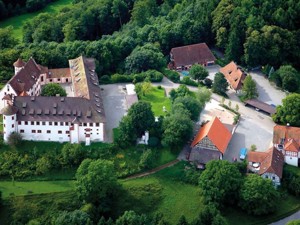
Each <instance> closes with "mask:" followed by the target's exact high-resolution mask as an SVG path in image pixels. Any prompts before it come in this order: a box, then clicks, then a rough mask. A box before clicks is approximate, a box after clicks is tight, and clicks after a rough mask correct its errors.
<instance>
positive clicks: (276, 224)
mask: <svg viewBox="0 0 300 225" xmlns="http://www.w3.org/2000/svg"><path fill="white" fill-rule="evenodd" d="M299 219H300V211H298V212H296V213H294V214H293V215H290V216H288V217H286V218H284V219H282V220H279V221H277V222H274V223H271V224H270V225H285V224H286V223H287V222H289V221H291V220H299Z"/></svg>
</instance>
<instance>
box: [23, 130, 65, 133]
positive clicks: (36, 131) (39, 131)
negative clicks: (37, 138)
mask: <svg viewBox="0 0 300 225" xmlns="http://www.w3.org/2000/svg"><path fill="white" fill-rule="evenodd" d="M24 132H25V131H24V130H23V129H21V130H20V133H24ZM31 133H33V134H36V133H38V134H41V133H42V130H31ZM46 133H47V134H51V130H47V131H46ZM57 133H58V134H62V131H61V130H59V131H57ZM69 133H70V131H68V130H66V134H69Z"/></svg>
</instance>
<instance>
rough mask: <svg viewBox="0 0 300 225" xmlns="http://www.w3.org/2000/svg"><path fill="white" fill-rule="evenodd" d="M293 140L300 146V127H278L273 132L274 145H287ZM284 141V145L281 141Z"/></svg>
mask: <svg viewBox="0 0 300 225" xmlns="http://www.w3.org/2000/svg"><path fill="white" fill-rule="evenodd" d="M291 139H293V140H294V141H295V142H296V143H297V144H298V146H300V127H291V126H282V125H276V126H275V127H274V130H273V143H274V144H287V143H288V142H289V140H291ZM282 140H284V142H283V143H281V141H282Z"/></svg>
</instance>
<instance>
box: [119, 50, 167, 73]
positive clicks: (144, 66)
mask: <svg viewBox="0 0 300 225" xmlns="http://www.w3.org/2000/svg"><path fill="white" fill-rule="evenodd" d="M165 64H166V62H165V59H164V55H163V54H162V53H161V51H160V49H159V48H158V47H157V46H155V45H154V44H146V45H144V46H137V47H136V48H135V49H134V50H133V51H132V52H131V54H130V55H129V56H128V57H127V58H126V59H125V68H126V71H127V72H128V73H140V72H143V71H146V70H149V69H155V70H160V69H161V68H162V67H164V66H165Z"/></svg>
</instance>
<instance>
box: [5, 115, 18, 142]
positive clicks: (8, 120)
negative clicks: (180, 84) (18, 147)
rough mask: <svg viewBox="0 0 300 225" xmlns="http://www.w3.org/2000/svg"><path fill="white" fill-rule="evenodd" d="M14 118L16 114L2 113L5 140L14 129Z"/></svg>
mask: <svg viewBox="0 0 300 225" xmlns="http://www.w3.org/2000/svg"><path fill="white" fill-rule="evenodd" d="M16 118H17V115H15V114H14V115H11V116H6V115H3V139H4V141H5V142H7V140H8V137H9V135H10V134H11V133H13V132H15V131H16Z"/></svg>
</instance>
